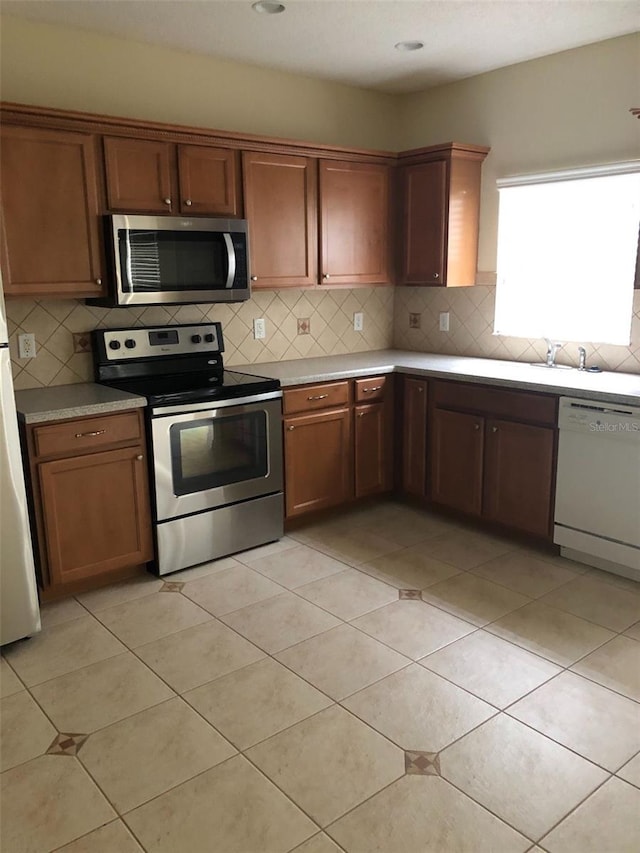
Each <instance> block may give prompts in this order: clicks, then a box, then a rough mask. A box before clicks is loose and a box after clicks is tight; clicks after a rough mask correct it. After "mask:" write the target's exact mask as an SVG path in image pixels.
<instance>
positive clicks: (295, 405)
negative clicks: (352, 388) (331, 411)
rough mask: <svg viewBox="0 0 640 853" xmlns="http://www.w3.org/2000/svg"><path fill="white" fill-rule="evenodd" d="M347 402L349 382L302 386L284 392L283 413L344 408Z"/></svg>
mask: <svg viewBox="0 0 640 853" xmlns="http://www.w3.org/2000/svg"><path fill="white" fill-rule="evenodd" d="M348 402H349V382H348V381H347V380H345V381H344V382H327V383H325V384H324V385H304V386H303V387H302V388H295V389H294V390H292V391H285V392H284V400H283V411H284V414H285V415H289V414H291V413H292V412H311V411H313V410H314V409H328V408H332V407H333V406H344V405H345V404H347V403H348Z"/></svg>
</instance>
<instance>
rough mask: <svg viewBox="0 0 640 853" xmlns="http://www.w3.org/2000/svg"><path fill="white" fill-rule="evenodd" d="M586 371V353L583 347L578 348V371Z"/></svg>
mask: <svg viewBox="0 0 640 853" xmlns="http://www.w3.org/2000/svg"><path fill="white" fill-rule="evenodd" d="M586 369H587V351H586V349H585V348H584V347H578V370H586Z"/></svg>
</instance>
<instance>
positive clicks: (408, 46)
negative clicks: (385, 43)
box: [394, 41, 424, 53]
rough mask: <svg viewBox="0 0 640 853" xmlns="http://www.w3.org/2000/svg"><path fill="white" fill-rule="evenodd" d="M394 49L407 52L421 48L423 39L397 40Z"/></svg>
mask: <svg viewBox="0 0 640 853" xmlns="http://www.w3.org/2000/svg"><path fill="white" fill-rule="evenodd" d="M394 47H395V49H396V50H399V51H401V52H402V53H407V52H409V51H411V50H422V48H423V47H424V42H423V41H399V42H398V44H396V45H394Z"/></svg>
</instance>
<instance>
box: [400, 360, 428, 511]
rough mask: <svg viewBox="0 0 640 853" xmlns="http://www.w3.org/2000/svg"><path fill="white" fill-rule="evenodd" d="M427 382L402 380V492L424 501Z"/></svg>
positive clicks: (410, 379) (407, 378)
mask: <svg viewBox="0 0 640 853" xmlns="http://www.w3.org/2000/svg"><path fill="white" fill-rule="evenodd" d="M427 396H428V395H427V382H426V380H424V379H415V378H413V377H411V376H405V377H404V380H403V403H402V490H403V492H406V493H407V494H409V495H417V496H418V497H423V496H424V494H425V491H426V479H427V470H426V468H427Z"/></svg>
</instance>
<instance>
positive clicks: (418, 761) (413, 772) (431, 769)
mask: <svg viewBox="0 0 640 853" xmlns="http://www.w3.org/2000/svg"><path fill="white" fill-rule="evenodd" d="M404 772H405V773H406V774H407V776H440V755H439V754H438V753H437V752H416V751H412V750H406V751H405V754H404Z"/></svg>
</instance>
